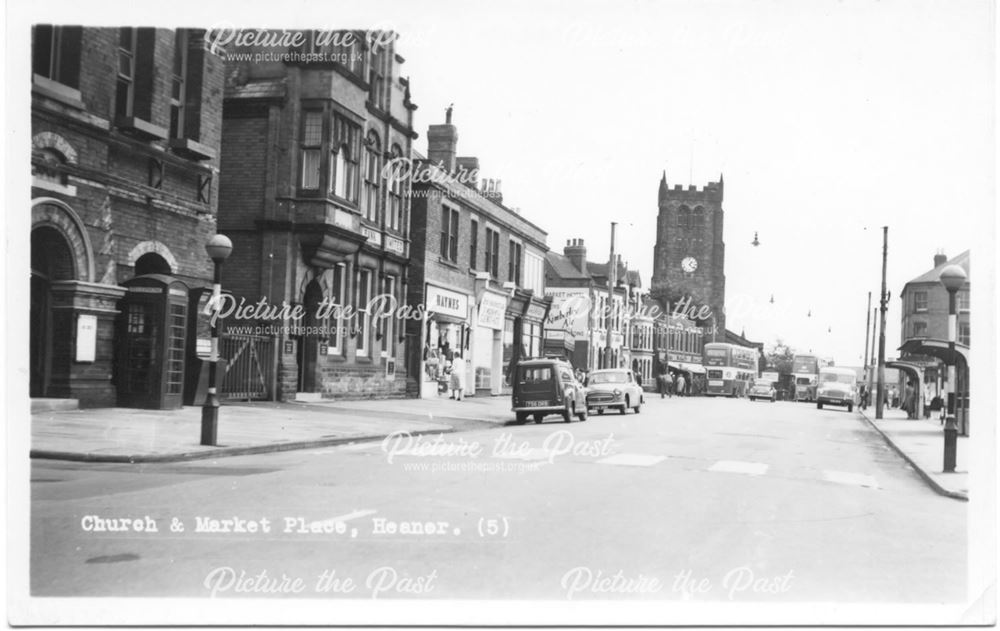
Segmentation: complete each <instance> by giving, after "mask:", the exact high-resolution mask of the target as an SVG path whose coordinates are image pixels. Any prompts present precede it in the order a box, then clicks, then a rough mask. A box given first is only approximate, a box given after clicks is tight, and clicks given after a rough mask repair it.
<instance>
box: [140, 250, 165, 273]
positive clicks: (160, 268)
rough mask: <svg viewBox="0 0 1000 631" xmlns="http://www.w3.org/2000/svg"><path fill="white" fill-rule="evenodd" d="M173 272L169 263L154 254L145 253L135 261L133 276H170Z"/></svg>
mask: <svg viewBox="0 0 1000 631" xmlns="http://www.w3.org/2000/svg"><path fill="white" fill-rule="evenodd" d="M172 273H173V270H171V269H170V263H167V260H166V259H165V258H163V257H162V256H160V255H159V254H157V253H155V252H147V253H146V254H143V255H142V256H140V257H139V258H138V259H136V261H135V275H136V276H144V275H146V274H166V275H168V276H169V275H170V274H172Z"/></svg>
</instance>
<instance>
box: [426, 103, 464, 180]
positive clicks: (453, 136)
mask: <svg viewBox="0 0 1000 631" xmlns="http://www.w3.org/2000/svg"><path fill="white" fill-rule="evenodd" d="M445 121H446V122H445V124H444V125H431V126H430V127H428V128H427V159H428V160H429V161H430V163H431V164H435V165H441V167H442V168H443V169H444V170H445V171H447V172H448V173H453V172H454V171H455V149H456V147H457V146H458V129H457V128H456V127H455V126H454V125H452V124H451V106H449V107H448V111H447V112H446V114H445Z"/></svg>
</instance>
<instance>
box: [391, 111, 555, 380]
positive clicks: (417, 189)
mask: <svg viewBox="0 0 1000 631" xmlns="http://www.w3.org/2000/svg"><path fill="white" fill-rule="evenodd" d="M427 141H428V152H427V158H426V159H420V160H419V161H418V162H417V163H416V164H415V166H414V171H415V174H416V175H415V176H414V179H415V183H414V187H413V200H412V212H413V221H412V227H413V243H412V250H411V259H410V265H411V268H410V270H411V271H410V285H409V290H410V291H409V304H410V305H411V306H413V307H414V308H417V307H419V306H422V307H423V310H422V312H423V319H422V320H419V321H410V323H409V329H408V340H409V341H410V345H409V348H408V351H409V353H410V356H409V359H408V361H407V365H408V366H409V370H408V374H411V375H420V379H419V384H414V385H415V388H414V394H416V392H417V388H416V386H419V394H420V396H422V397H433V396H437V392H438V384H439V381H440V380H441V379H442V378H443V372H444V367H445V366H446V365H447V364H448V362H450V361H451V359H453V356H454V354H455V353H461V354H462V355H463V359H464V360H465V366H466V376H465V383H466V392H467V393H472V392H475V393H480V394H501V393H503V392H505V391H507V389H508V388H509V384H508V383H507V380H506V376H507V374H508V370H509V368H510V366H511V365H512V363H514V362H516V361H518V359H519V358H523V357H525V356H528V357H532V356H538V355H540V354H541V353H542V328H543V323H544V321H545V317H546V315H547V313H548V308H549V305H550V303H551V301H550V300H549V299H547V298H546V297H545V279H544V258H545V253H546V252H547V250H548V247H547V246H546V243H545V240H546V237H547V234H546V232H545V231H544V230H542V229H541V228H539V227H538V226H536V225H535V224H534V223H532V222H531V221H529V220H528V219H526V218H525V217H524V216H522V215H521V214H520V212H519V211H517V210H514V209H511V208H509V207H507V206H505V205H504V203H503V195H502V193H501V191H500V186H499V181H496V180H483V181H481V182H480V181H479V178H478V170H479V160H478V158H474V157H458V156H457V154H456V149H457V145H458V129H457V128H456V126H455V125H453V124H452V122H451V110H450V108H449V111H448V113H447V117H446V121H445V123H444V124H443V125H431V126H430V128H429V130H428V133H427Z"/></svg>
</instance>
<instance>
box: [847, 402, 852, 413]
mask: <svg viewBox="0 0 1000 631" xmlns="http://www.w3.org/2000/svg"><path fill="white" fill-rule="evenodd" d="M847 411H848V412H853V411H854V404H853V403H848V404H847Z"/></svg>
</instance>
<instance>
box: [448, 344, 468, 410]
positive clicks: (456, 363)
mask: <svg viewBox="0 0 1000 631" xmlns="http://www.w3.org/2000/svg"><path fill="white" fill-rule="evenodd" d="M463 390H465V360H464V359H462V353H455V355H454V359H452V360H451V396H450V397H448V398H450V399H455V400H456V401H461V400H462V391H463Z"/></svg>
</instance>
